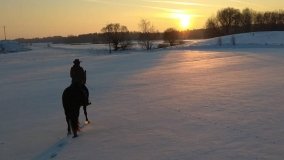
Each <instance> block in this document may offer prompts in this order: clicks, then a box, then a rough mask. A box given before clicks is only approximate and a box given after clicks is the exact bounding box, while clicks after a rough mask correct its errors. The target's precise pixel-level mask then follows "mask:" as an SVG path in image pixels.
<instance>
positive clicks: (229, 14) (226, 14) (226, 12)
mask: <svg viewBox="0 0 284 160" xmlns="http://www.w3.org/2000/svg"><path fill="white" fill-rule="evenodd" d="M216 18H217V20H218V22H219V23H220V27H221V28H222V29H223V30H224V31H223V32H224V34H230V33H232V29H235V30H236V27H237V26H238V25H239V23H240V18H241V13H240V10H239V9H234V8H230V7H228V8H225V9H222V10H220V11H218V13H217V17H216Z"/></svg>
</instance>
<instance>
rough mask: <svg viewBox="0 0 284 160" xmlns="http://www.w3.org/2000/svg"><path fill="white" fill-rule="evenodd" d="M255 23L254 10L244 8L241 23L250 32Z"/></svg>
mask: <svg viewBox="0 0 284 160" xmlns="http://www.w3.org/2000/svg"><path fill="white" fill-rule="evenodd" d="M252 23H253V11H252V10H251V9H249V8H246V9H244V10H242V18H241V25H242V27H243V30H244V31H245V32H250V31H251V29H252Z"/></svg>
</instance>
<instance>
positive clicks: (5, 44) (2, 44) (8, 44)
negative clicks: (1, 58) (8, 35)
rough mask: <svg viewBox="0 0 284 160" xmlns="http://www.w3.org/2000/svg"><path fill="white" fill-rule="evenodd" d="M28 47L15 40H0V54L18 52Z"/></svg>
mask: <svg viewBox="0 0 284 160" xmlns="http://www.w3.org/2000/svg"><path fill="white" fill-rule="evenodd" d="M27 50H29V48H28V47H27V46H26V45H24V44H21V43H19V42H16V41H11V40H6V41H0V54H1V53H11V52H20V51H27Z"/></svg>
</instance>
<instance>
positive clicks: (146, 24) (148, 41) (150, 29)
mask: <svg viewBox="0 0 284 160" xmlns="http://www.w3.org/2000/svg"><path fill="white" fill-rule="evenodd" d="M139 28H140V31H141V32H140V34H139V41H140V45H141V46H142V47H143V48H146V49H147V50H151V49H152V47H153V40H154V39H155V37H154V36H155V34H154V33H155V28H154V26H153V25H152V24H151V22H150V21H148V20H146V19H142V20H141V21H140V23H139Z"/></svg>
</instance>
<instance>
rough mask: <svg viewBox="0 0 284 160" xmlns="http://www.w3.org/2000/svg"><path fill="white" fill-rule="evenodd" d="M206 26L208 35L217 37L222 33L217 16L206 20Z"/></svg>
mask: <svg viewBox="0 0 284 160" xmlns="http://www.w3.org/2000/svg"><path fill="white" fill-rule="evenodd" d="M205 28H206V32H205V33H206V35H207V36H208V37H215V36H219V35H220V32H221V28H220V25H219V23H218V20H217V18H215V17H211V18H209V19H208V20H207V21H206V25H205Z"/></svg>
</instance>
